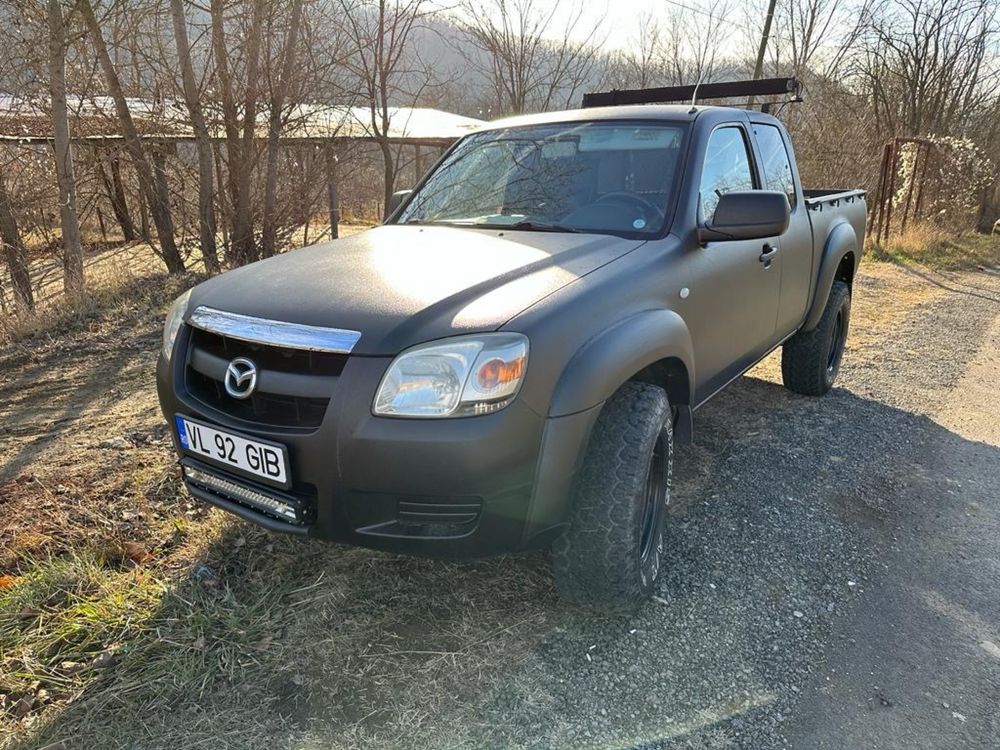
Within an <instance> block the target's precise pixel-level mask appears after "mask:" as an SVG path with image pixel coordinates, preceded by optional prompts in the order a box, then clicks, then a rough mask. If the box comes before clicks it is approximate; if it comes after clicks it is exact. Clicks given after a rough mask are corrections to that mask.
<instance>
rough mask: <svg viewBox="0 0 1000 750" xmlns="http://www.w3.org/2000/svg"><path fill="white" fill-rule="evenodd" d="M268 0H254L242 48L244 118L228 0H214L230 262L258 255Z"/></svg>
mask: <svg viewBox="0 0 1000 750" xmlns="http://www.w3.org/2000/svg"><path fill="white" fill-rule="evenodd" d="M266 5H267V3H266V0H251V8H250V25H249V28H248V29H247V32H246V34H245V37H244V40H243V45H242V50H241V51H242V53H243V64H244V79H245V82H246V89H245V92H244V97H243V117H242V120H241V118H240V116H239V108H238V106H237V103H236V92H235V89H234V86H233V76H232V72H231V66H230V51H229V45H228V43H227V34H226V22H225V2H224V0H212V2H211V15H212V49H213V51H214V53H215V75H216V81H217V83H218V87H219V91H220V93H221V95H222V119H223V123H224V127H225V132H226V162H227V164H226V166H227V172H228V175H229V178H228V186H229V202H230V205H231V207H232V230H231V237H230V247H229V261H230V265H234V266H238V265H242V264H244V263H248V262H249V261H251V260H253V259H254V258H255V257H256V254H257V253H256V249H255V245H254V232H253V205H252V195H251V191H252V189H253V171H254V166H255V165H256V162H257V150H256V147H255V142H254V141H255V138H256V125H257V91H258V80H257V79H258V75H259V64H260V45H261V28H262V25H263V18H264V10H265V6H266Z"/></svg>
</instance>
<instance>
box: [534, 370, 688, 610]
mask: <svg viewBox="0 0 1000 750" xmlns="http://www.w3.org/2000/svg"><path fill="white" fill-rule="evenodd" d="M672 421H673V420H672V418H671V411H670V405H669V403H668V401H667V394H666V393H665V392H664V390H663V389H662V388H659V387H657V386H654V385H649V384H647V383H635V382H629V383H626V384H625V385H623V386H622V387H621V388H620V389H619V390H618V391H617V392H616V393H615V394H614V395H613V396H612V397H611V398H610V399H608V402H607V403H606V404H605V405H604V408H603V409H602V410H601V415H600V416H599V417H598V420H597V424H596V425H595V426H594V433H593V435H592V437H591V439H590V444H589V446H588V447H587V455H586V457H585V462H584V465H583V467H582V468H581V470H580V475H579V477H578V478H577V483H576V487H575V492H574V500H573V509H572V511H571V514H570V523H569V529H568V530H567V531H566V533H565V534H564V535H563V536H562V537H560V538H559V539H558V540H556V542H555V544H554V545H553V567H554V570H555V578H556V587H557V588H558V589H559V593H560V594H562V595H563V596H565V597H566V598H568V599H571V600H573V601H575V602H577V603H579V604H584V605H589V606H594V607H602V608H613V609H620V608H627V607H632V606H635V605H636V604H639V603H640V602H642V601H643V600H644V599H646V598H648V597H649V596H650V595H651V594H652V593H653V591H654V590H655V587H656V583H657V581H658V580H659V576H660V571H661V565H662V560H663V553H664V526H665V522H666V516H667V506H668V505H669V503H670V484H671V479H672V477H673V450H674V443H673V425H672Z"/></svg>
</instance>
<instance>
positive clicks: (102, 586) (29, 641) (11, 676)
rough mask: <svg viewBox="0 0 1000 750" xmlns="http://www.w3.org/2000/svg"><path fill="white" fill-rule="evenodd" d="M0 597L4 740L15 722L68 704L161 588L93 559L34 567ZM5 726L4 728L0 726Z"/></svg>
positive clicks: (142, 619)
mask: <svg viewBox="0 0 1000 750" xmlns="http://www.w3.org/2000/svg"><path fill="white" fill-rule="evenodd" d="M7 584H8V585H7V587H6V588H5V590H4V591H3V592H2V593H0V665H2V668H0V705H2V707H3V709H4V714H3V719H4V720H3V721H2V722H0V727H3V729H4V731H3V733H4V734H7V733H8V731H9V732H11V733H14V732H16V729H17V725H18V723H19V722H20V720H22V719H24V718H26V717H29V716H30V715H33V714H37V713H38V712H40V711H42V710H44V709H51V708H57V707H59V706H64V705H67V704H69V703H70V702H71V701H72V700H73V698H74V696H75V695H76V694H77V693H78V691H79V690H80V689H81V688H82V687H84V686H85V685H86V684H88V683H89V682H91V681H92V680H93V679H94V678H95V677H96V676H97V675H98V673H100V672H101V671H102V670H105V669H107V668H109V667H111V666H113V664H114V663H115V661H116V660H117V658H118V651H119V649H121V648H122V647H123V645H124V644H125V643H126V642H127V641H129V640H130V639H132V638H134V637H135V635H136V634H137V633H141V632H142V631H143V630H144V628H146V627H147V624H148V622H149V620H150V618H151V617H152V615H153V613H154V612H155V611H156V608H157V607H158V605H159V603H160V600H161V598H162V596H163V591H164V587H163V584H162V583H161V582H160V581H159V580H157V578H156V577H155V576H154V575H152V574H150V573H149V572H148V571H146V570H143V569H141V568H138V567H135V568H131V569H128V568H122V567H116V566H112V565H109V564H108V562H107V561H105V560H102V559H101V558H100V556H98V555H95V554H89V553H83V554H77V555H73V556H69V557H65V558H62V559H49V560H42V561H37V562H36V563H35V564H34V565H33V566H32V567H31V568H30V569H29V570H28V572H27V573H26V574H25V575H23V576H21V577H20V578H14V579H12V580H10V579H8V581H7ZM4 725H6V726H4Z"/></svg>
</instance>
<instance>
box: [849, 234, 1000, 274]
mask: <svg viewBox="0 0 1000 750" xmlns="http://www.w3.org/2000/svg"><path fill="white" fill-rule="evenodd" d="M867 249H868V251H869V253H870V255H871V257H872V258H874V259H875V260H882V261H890V262H895V263H919V264H921V265H924V266H928V267H929V268H933V269H935V270H940V271H960V270H970V269H975V268H977V267H978V268H992V267H995V266H998V265H1000V235H985V234H964V235H960V236H958V237H956V236H954V235H953V234H951V233H947V232H944V231H942V230H940V229H938V228H936V227H934V226H932V225H930V224H911V225H910V226H909V227H907V229H906V231H905V232H901V233H897V234H894V235H892V236H891V237H890V238H889V240H888V241H887V242H885V243H879V242H876V241H874V240H872V239H871V238H869V240H868V243H867Z"/></svg>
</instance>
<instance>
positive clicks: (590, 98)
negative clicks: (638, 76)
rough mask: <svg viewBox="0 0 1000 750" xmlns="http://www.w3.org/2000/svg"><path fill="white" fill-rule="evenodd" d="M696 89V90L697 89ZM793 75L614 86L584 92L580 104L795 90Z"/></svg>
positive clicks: (610, 104) (684, 99) (659, 101)
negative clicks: (690, 83) (647, 86)
mask: <svg viewBox="0 0 1000 750" xmlns="http://www.w3.org/2000/svg"><path fill="white" fill-rule="evenodd" d="M696 89H697V91H696ZM798 91H799V82H798V80H797V79H796V78H794V77H792V78H759V79H757V80H756V81H751V80H747V81H720V82H719V83H703V84H701V85H700V86H663V87H660V88H652V89H613V90H612V91H598V92H593V93H590V94H584V95H583V106H584V108H586V107H614V106H619V105H622V104H666V103H668V102H685V103H687V102H691V101H692V100H697V99H727V98H729V97H749V96H773V95H775V94H796V95H797V94H798Z"/></svg>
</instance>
